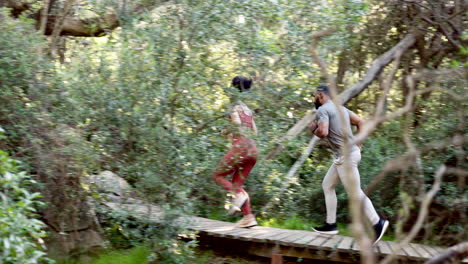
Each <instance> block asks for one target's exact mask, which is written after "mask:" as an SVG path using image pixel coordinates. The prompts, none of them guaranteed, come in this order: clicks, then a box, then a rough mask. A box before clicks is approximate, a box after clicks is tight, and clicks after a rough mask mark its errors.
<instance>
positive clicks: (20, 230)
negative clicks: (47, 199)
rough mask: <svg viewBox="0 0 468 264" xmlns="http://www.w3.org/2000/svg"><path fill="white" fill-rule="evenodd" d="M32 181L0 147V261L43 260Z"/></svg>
mask: <svg viewBox="0 0 468 264" xmlns="http://www.w3.org/2000/svg"><path fill="white" fill-rule="evenodd" d="M34 184H36V182H34V181H33V180H31V178H30V177H29V176H28V175H27V174H26V173H25V172H24V171H20V170H19V167H18V162H17V161H15V160H13V159H10V158H9V157H8V155H7V154H6V153H5V152H3V151H0V190H2V191H1V192H0V252H1V254H0V263H4V264H34V263H41V261H47V260H48V259H47V258H45V252H44V251H45V248H44V242H43V241H42V238H43V237H44V236H45V232H44V230H43V228H44V223H42V222H41V221H39V220H38V219H37V214H36V209H35V207H36V206H38V205H41V204H42V203H41V202H39V201H38V197H39V193H32V192H30V187H31V186H32V185H34Z"/></svg>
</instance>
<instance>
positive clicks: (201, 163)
mask: <svg viewBox="0 0 468 264" xmlns="http://www.w3.org/2000/svg"><path fill="white" fill-rule="evenodd" d="M467 8H468V3H467V2H466V1H464V0H383V1H378V0H265V1H261V0H224V1H219V0H135V1H127V0H42V1H41V0H0V263H4V264H23V263H24V264H26V263H28V264H29V263H31V264H35V263H59V264H60V263H62V264H66V263H68V264H82V263H247V262H242V261H244V260H241V259H239V260H235V258H234V257H233V258H232V260H229V261H231V262H229V261H227V260H226V261H227V262H214V261H212V262H209V259H214V258H215V257H213V255H210V254H214V255H215V254H216V253H213V252H212V251H209V250H206V251H205V250H203V249H204V247H201V246H200V245H199V242H198V241H197V233H196V232H193V231H191V230H187V229H186V228H184V227H183V226H178V225H177V224H176V225H174V224H173V223H174V219H177V218H178V217H180V216H181V215H193V216H199V217H204V218H209V219H214V220H220V221H226V222H235V221H237V220H238V219H239V217H238V216H229V215H226V210H225V198H226V191H224V190H223V189H222V188H221V187H220V186H219V185H217V184H216V182H215V181H213V173H214V171H215V168H216V166H217V164H218V162H219V161H220V160H221V158H222V157H223V155H225V153H226V152H227V150H228V147H229V140H227V139H226V138H225V137H224V136H223V131H224V130H225V129H229V125H230V124H229V122H230V121H229V114H230V112H229V111H230V107H231V104H232V103H233V102H232V100H230V93H232V89H233V87H232V85H231V80H232V79H233V78H234V77H235V76H238V75H242V76H247V77H248V78H251V80H252V88H251V91H250V92H249V93H248V95H246V96H245V97H244V96H243V97H242V101H243V102H244V103H245V104H247V105H248V106H249V107H250V109H252V111H253V113H254V117H255V123H256V127H257V129H258V134H257V135H256V136H254V137H255V142H256V146H257V148H258V159H257V163H256V164H255V167H254V168H253V170H252V172H251V173H250V175H249V177H248V179H247V180H246V181H245V184H244V188H245V190H247V192H248V193H249V195H250V203H251V207H252V211H253V213H254V214H255V216H256V218H257V221H258V225H259V226H271V227H278V228H284V229H296V230H309V231H310V230H311V229H312V227H313V226H315V225H319V224H321V223H323V222H324V220H325V216H326V208H325V198H324V193H323V190H322V180H323V178H324V176H325V174H326V173H327V170H328V168H329V167H330V165H331V164H332V161H333V155H332V150H331V149H330V146H329V145H328V144H327V143H326V141H324V140H318V138H317V137H314V135H313V134H312V133H311V132H310V131H309V129H308V127H309V126H310V125H311V123H312V122H313V120H314V119H315V118H316V109H315V106H314V94H313V93H314V91H315V90H316V87H318V86H321V85H327V86H328V87H330V90H331V98H332V99H333V102H336V103H339V104H343V105H344V106H346V107H347V108H348V109H350V110H351V111H352V112H354V113H355V114H357V115H359V116H360V117H361V118H362V119H363V120H364V126H363V128H362V129H361V130H360V131H356V130H355V131H354V140H355V141H354V142H358V143H362V151H361V155H362V159H361V161H360V163H359V172H360V181H361V187H362V189H363V190H364V192H365V193H366V194H367V196H368V197H369V198H370V199H371V200H372V203H373V205H374V206H375V208H376V209H377V211H378V213H379V215H380V216H381V217H382V218H384V219H387V220H388V221H389V222H390V226H389V229H388V231H387V233H386V234H385V236H384V238H383V240H385V241H395V242H400V243H401V245H402V246H403V247H404V245H405V243H410V242H412V243H420V244H427V245H435V246H441V247H445V248H452V247H454V248H457V250H454V251H453V252H452V253H453V254H452V253H451V255H450V258H452V259H454V260H453V261H452V262H447V261H448V260H447V259H445V260H441V261H440V262H432V263H459V262H457V261H460V260H461V259H463V258H465V257H468V243H467V241H468V234H467V230H468V225H467V221H466V219H467V206H468V192H467V186H466V178H467V174H468V173H467V170H466V169H467V167H468V163H467V162H466V156H465V150H466V148H467V147H468V146H467V142H465V140H466V139H467V136H466V133H467V131H466V125H465V123H464V121H466V119H467V111H466V110H467V109H466V106H467V101H466V94H465V89H466V87H467V80H468V71H467V66H468V63H467V55H468V31H467V30H466V25H467V24H468V22H467V11H468V10H467ZM103 172H109V173H110V172H112V174H113V175H118V177H120V179H122V181H124V182H126V183H128V185H129V186H130V187H131V188H132V193H131V194H129V195H130V197H132V198H135V197H139V198H140V199H142V200H144V201H146V202H148V203H151V204H155V205H158V206H160V207H161V208H162V210H163V211H164V212H165V216H164V219H163V220H162V222H160V223H158V224H155V223H151V222H149V221H147V222H145V221H143V222H142V221H137V220H136V219H134V218H132V217H128V215H123V214H121V213H116V212H114V211H112V210H110V209H109V208H107V207H106V206H103V205H102V203H101V201H103V200H106V199H107V198H106V195H104V194H102V193H101V192H100V191H99V190H98V188H97V187H96V186H95V184H93V181H92V179H94V178H95V177H97V176H96V175H101V174H103ZM116 177H117V176H116ZM120 179H119V180H120ZM118 184H119V183H118V182H117V181H115V182H113V183H111V185H113V186H116V185H118ZM336 193H337V199H338V211H337V222H338V229H339V230H340V232H342V233H343V234H345V235H348V236H354V237H357V240H358V242H359V245H361V248H362V249H361V258H360V260H358V262H357V263H359V262H360V263H379V262H381V263H397V262H392V261H394V260H392V259H383V260H382V259H378V258H376V257H375V256H374V255H373V253H372V250H371V249H370V247H366V245H370V244H369V237H368V236H367V235H365V234H364V233H363V232H362V230H363V229H365V228H367V226H368V224H366V223H365V220H363V217H361V211H362V208H361V206H360V203H359V200H356V199H355V197H354V195H353V193H351V195H348V194H347V192H346V190H345V189H344V188H343V186H342V185H338V187H337V191H336ZM366 243H367V244H366ZM116 252H132V254H134V256H133V260H131V258H132V255H131V254H130V255H128V254H127V255H126V257H128V258H129V260H128V262H124V258H123V257H121V260H120V261H115V260H110V262H98V260H99V259H101V260H103V258H104V257H103V256H105V255H106V254H108V255H107V257H109V256H110V255H109V254H112V253H116ZM454 252H455V253H454ZM109 258H110V257H109ZM125 261H127V260H125ZM236 261H238V262H236ZM290 261H292V260H290ZM295 261H297V262H301V261H303V260H302V259H297V260H295ZM442 261H446V262H442ZM249 263H254V262H249ZM260 263H263V262H260ZM266 263H268V262H266ZM288 263H289V262H288ZM291 263H295V262H291ZM315 263H320V262H315Z"/></svg>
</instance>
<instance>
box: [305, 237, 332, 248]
mask: <svg viewBox="0 0 468 264" xmlns="http://www.w3.org/2000/svg"><path fill="white" fill-rule="evenodd" d="M331 236H333V235H322V234H318V235H317V238H316V239H314V240H312V241H310V242H309V243H307V246H308V247H312V248H320V246H321V245H322V244H323V243H324V242H326V241H327V240H328V239H330V238H331Z"/></svg>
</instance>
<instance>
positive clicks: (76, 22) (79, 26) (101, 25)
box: [0, 0, 170, 37]
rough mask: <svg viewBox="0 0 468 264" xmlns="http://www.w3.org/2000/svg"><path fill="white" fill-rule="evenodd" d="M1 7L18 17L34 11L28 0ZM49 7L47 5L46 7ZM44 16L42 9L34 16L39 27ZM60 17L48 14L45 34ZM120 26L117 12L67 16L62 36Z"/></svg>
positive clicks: (5, 2)
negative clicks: (84, 17) (90, 16)
mask: <svg viewBox="0 0 468 264" xmlns="http://www.w3.org/2000/svg"><path fill="white" fill-rule="evenodd" d="M169 1H170V0H160V1H157V3H156V4H153V5H151V6H150V5H143V4H139V5H136V6H135V7H134V8H133V9H132V12H133V13H134V14H139V13H141V12H143V11H144V10H146V9H147V8H155V7H157V6H159V5H162V4H164V3H166V2H169ZM0 7H6V8H11V9H12V16H14V17H18V16H19V15H21V14H22V13H23V12H25V11H32V7H31V5H29V4H28V3H27V2H26V1H14V0H2V1H0ZM44 8H47V7H44ZM42 16H43V12H42V9H41V10H40V11H39V12H38V13H36V14H35V15H34V16H33V18H34V19H36V20H37V21H39V23H37V25H38V29H40V28H41V23H40V22H41V21H43V20H42ZM59 19H60V18H59V17H58V16H56V15H48V19H47V23H46V26H45V29H44V34H45V35H51V34H52V32H53V30H54V25H55V23H56V21H57V20H59ZM119 26H120V21H119V18H118V15H117V14H114V13H110V14H105V15H103V16H101V17H93V18H88V19H79V18H73V17H67V18H64V20H63V26H62V30H61V32H60V34H59V35H60V36H74V37H100V36H104V35H106V34H107V32H109V31H112V30H114V29H116V28H117V27H119Z"/></svg>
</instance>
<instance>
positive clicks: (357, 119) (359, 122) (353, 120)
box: [349, 111, 364, 151]
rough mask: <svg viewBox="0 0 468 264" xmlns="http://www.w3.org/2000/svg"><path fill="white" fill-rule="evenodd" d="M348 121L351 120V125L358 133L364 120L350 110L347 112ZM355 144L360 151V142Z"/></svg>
mask: <svg viewBox="0 0 468 264" xmlns="http://www.w3.org/2000/svg"><path fill="white" fill-rule="evenodd" d="M349 121H350V122H351V125H353V126H356V127H357V132H358V133H359V132H361V129H362V126H363V125H364V120H363V119H362V118H361V117H360V116H358V115H356V114H355V113H353V112H351V111H350V112H349ZM357 146H358V148H359V149H360V150H361V151H362V144H358V145H357Z"/></svg>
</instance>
